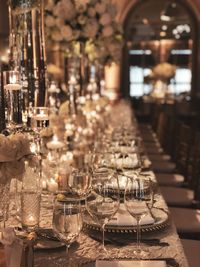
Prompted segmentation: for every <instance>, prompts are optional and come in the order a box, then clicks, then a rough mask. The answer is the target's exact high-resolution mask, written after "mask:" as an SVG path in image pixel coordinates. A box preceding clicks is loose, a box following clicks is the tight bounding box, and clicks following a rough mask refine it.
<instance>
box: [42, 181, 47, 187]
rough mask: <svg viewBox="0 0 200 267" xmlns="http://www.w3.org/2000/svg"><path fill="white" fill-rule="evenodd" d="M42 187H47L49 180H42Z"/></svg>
mask: <svg viewBox="0 0 200 267" xmlns="http://www.w3.org/2000/svg"><path fill="white" fill-rule="evenodd" d="M42 189H47V182H46V181H44V180H43V181H42Z"/></svg>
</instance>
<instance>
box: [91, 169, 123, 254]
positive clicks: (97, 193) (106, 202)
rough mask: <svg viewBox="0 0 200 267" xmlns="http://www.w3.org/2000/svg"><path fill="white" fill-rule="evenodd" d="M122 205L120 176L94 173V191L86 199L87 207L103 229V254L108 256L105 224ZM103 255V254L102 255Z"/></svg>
mask: <svg viewBox="0 0 200 267" xmlns="http://www.w3.org/2000/svg"><path fill="white" fill-rule="evenodd" d="M119 205H120V192H119V182H118V177H117V176H116V175H115V174H113V175H112V176H107V174H106V175H105V176H103V175H101V176H99V175H97V176H96V175H94V174H93V178H92V192H91V194H90V195H89V196H88V198H87V199H86V209H87V211H88V212H89V214H90V215H91V216H92V218H93V219H94V220H95V221H96V222H98V224H99V225H100V227H101V229H102V256H103V257H104V256H108V251H107V249H106V247H105V226H106V224H107V223H108V222H109V220H110V219H111V218H112V217H113V216H114V215H115V213H116V212H117V210H118V208H119ZM100 257H101V255H100Z"/></svg>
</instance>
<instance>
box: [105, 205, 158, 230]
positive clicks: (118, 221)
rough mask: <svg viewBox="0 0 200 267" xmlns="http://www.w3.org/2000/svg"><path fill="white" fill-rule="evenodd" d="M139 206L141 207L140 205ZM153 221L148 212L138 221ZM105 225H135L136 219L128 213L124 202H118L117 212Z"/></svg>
mask: <svg viewBox="0 0 200 267" xmlns="http://www.w3.org/2000/svg"><path fill="white" fill-rule="evenodd" d="M140 208H141V207H140ZM154 222H155V221H154V219H153V218H152V216H151V215H150V214H147V215H145V216H144V217H143V218H142V219H141V222H140V225H147V224H153V223H154ZM107 225H114V226H136V225H137V221H136V219H135V218H133V217H132V216H131V215H130V213H129V212H128V211H127V210H126V207H125V205H124V204H120V207H119V210H118V212H117V213H116V214H115V216H114V217H113V218H112V219H111V220H110V221H109V222H108V223H107Z"/></svg>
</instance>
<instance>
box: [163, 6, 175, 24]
mask: <svg viewBox="0 0 200 267" xmlns="http://www.w3.org/2000/svg"><path fill="white" fill-rule="evenodd" d="M176 7H177V5H176V3H167V5H166V6H165V8H164V10H163V11H162V12H161V14H160V19H161V20H162V21H170V20H172V19H173V18H174V17H175V16H176V12H177V10H176Z"/></svg>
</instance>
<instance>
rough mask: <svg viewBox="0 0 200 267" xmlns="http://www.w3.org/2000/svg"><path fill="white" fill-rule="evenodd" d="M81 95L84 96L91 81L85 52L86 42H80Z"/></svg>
mask: <svg viewBox="0 0 200 267" xmlns="http://www.w3.org/2000/svg"><path fill="white" fill-rule="evenodd" d="M79 46H80V51H79V53H80V80H79V82H80V95H81V96H84V95H85V93H86V87H87V83H88V81H89V67H88V57H87V55H86V53H85V43H84V42H80V43H79Z"/></svg>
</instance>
